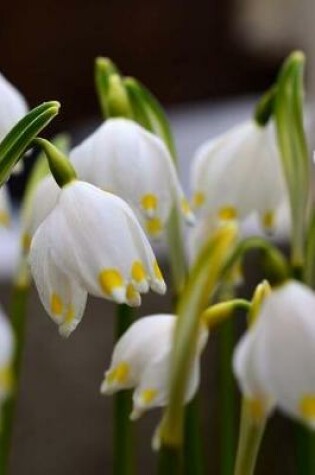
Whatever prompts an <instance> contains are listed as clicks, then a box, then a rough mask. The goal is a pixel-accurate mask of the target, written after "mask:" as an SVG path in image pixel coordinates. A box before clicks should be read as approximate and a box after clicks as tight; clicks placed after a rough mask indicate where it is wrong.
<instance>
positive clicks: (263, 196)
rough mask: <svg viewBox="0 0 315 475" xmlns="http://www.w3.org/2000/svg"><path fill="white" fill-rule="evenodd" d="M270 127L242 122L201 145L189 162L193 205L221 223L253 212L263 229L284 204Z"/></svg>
mask: <svg viewBox="0 0 315 475" xmlns="http://www.w3.org/2000/svg"><path fill="white" fill-rule="evenodd" d="M281 167H282V165H281V159H280V156H279V154H278V150H277V146H276V138H275V131H274V127H273V124H270V125H268V126H266V127H260V126H258V125H257V124H255V122H254V121H247V122H245V123H243V124H242V125H240V126H237V127H234V128H233V129H232V130H230V131H229V132H227V133H225V134H224V135H222V136H220V137H219V138H216V139H213V140H210V141H209V142H206V143H205V144H204V145H202V146H201V147H200V148H199V150H197V153H196V155H195V157H194V160H193V163H192V188H193V194H194V198H193V201H194V206H195V207H196V208H198V207H199V208H200V209H201V210H202V211H203V212H204V213H205V214H207V215H212V216H213V217H216V218H218V219H219V220H221V221H226V220H231V219H239V220H244V219H245V218H247V217H248V216H250V215H251V214H253V213H254V214H257V215H258V217H259V219H260V222H261V224H262V227H263V228H264V229H266V230H267V231H269V230H272V228H273V227H274V225H275V212H276V210H277V209H278V208H279V206H280V205H281V204H282V203H283V201H285V200H286V196H287V195H286V188H285V180H284V176H283V172H282V168H281Z"/></svg>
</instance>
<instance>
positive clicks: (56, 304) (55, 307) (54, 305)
mask: <svg viewBox="0 0 315 475" xmlns="http://www.w3.org/2000/svg"><path fill="white" fill-rule="evenodd" d="M50 309H51V311H52V313H53V314H55V315H61V314H62V310H63V303H62V300H61V298H60V296H59V295H58V294H55V293H53V294H52V295H51V300H50Z"/></svg>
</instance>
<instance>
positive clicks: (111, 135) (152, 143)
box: [70, 118, 193, 236]
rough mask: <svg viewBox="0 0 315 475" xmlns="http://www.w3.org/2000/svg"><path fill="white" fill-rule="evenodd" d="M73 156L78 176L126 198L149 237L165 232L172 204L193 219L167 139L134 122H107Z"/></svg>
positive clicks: (117, 120)
mask: <svg viewBox="0 0 315 475" xmlns="http://www.w3.org/2000/svg"><path fill="white" fill-rule="evenodd" d="M70 160H71V161H72V163H73V165H74V167H75V169H76V170H77V172H78V176H79V178H80V179H82V180H85V181H87V182H89V183H92V184H93V185H96V186H98V187H100V188H101V189H104V190H106V191H110V192H112V193H115V194H116V195H118V196H120V197H121V198H123V199H124V200H125V201H127V203H128V204H129V205H130V206H131V207H132V209H133V210H134V211H135V212H136V213H137V215H138V216H139V218H140V220H141V221H142V222H143V223H144V227H145V229H146V231H147V232H148V234H150V235H151V236H158V235H159V234H160V233H161V232H162V231H163V229H164V227H165V224H166V222H167V220H168V218H169V215H170V212H171V210H172V208H173V206H174V205H177V206H178V207H179V208H180V210H181V212H182V213H183V215H184V217H185V218H186V220H187V221H188V222H191V221H192V220H193V216H192V213H191V210H190V208H189V205H188V202H187V200H186V198H185V196H184V193H183V191H182V189H181V186H180V183H179V180H178V177H177V174H176V170H175V167H174V164H173V162H172V158H171V156H170V153H169V152H168V150H167V148H166V146H165V145H164V143H163V141H162V140H161V139H160V138H158V137H156V136H155V135H154V134H152V133H150V132H147V131H146V130H145V129H144V128H142V127H141V126H140V125H138V124H136V123H135V122H133V121H131V120H128V119H121V118H116V119H109V120H107V121H106V122H105V123H104V124H102V125H101V126H100V127H99V128H98V129H97V130H96V131H95V132H94V133H93V134H92V135H91V136H90V137H88V138H87V139H86V140H84V141H83V142H82V143H81V144H80V145H79V146H77V147H76V148H74V149H73V150H72V152H71V154H70Z"/></svg>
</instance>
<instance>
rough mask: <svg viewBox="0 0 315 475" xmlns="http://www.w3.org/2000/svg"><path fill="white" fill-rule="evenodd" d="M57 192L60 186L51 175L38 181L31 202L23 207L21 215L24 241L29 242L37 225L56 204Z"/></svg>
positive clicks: (58, 192)
mask: <svg viewBox="0 0 315 475" xmlns="http://www.w3.org/2000/svg"><path fill="white" fill-rule="evenodd" d="M59 194H60V188H59V186H58V185H57V183H56V182H55V180H54V178H53V177H52V176H51V175H49V176H47V177H45V178H43V180H41V181H40V182H39V183H38V185H37V187H36V189H35V191H34V195H33V197H32V203H31V204H30V206H28V207H27V209H25V212H24V214H23V216H22V227H23V235H24V241H25V243H30V241H31V239H32V237H33V236H34V234H35V232H36V230H37V228H38V227H39V225H40V224H41V223H42V222H43V221H44V219H45V218H46V217H47V216H48V215H49V213H50V212H51V210H52V209H53V208H54V206H55V205H56V203H57V199H58V196H59Z"/></svg>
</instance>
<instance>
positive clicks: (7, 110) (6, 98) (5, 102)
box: [0, 74, 27, 141]
mask: <svg viewBox="0 0 315 475" xmlns="http://www.w3.org/2000/svg"><path fill="white" fill-rule="evenodd" d="M0 111H1V112H0V141H1V140H2V139H3V138H4V137H5V135H6V134H7V133H8V132H9V131H10V130H11V129H12V127H13V126H14V125H15V124H16V123H17V122H18V121H19V120H20V119H21V118H22V117H23V116H24V115H25V114H26V113H27V104H26V102H25V99H24V98H23V96H22V95H21V93H20V92H19V91H18V90H17V89H16V88H15V87H14V86H13V85H12V84H10V83H9V82H8V81H7V80H6V79H5V77H4V76H3V75H2V74H0Z"/></svg>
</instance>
